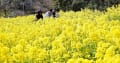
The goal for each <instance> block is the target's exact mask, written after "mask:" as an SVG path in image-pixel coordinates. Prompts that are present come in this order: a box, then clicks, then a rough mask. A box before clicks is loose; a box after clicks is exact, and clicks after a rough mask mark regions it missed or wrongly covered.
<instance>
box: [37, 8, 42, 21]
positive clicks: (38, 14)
mask: <svg viewBox="0 0 120 63" xmlns="http://www.w3.org/2000/svg"><path fill="white" fill-rule="evenodd" d="M36 19H37V20H39V19H43V15H42V11H41V10H39V11H38V12H37V15H36Z"/></svg>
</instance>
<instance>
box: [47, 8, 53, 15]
mask: <svg viewBox="0 0 120 63" xmlns="http://www.w3.org/2000/svg"><path fill="white" fill-rule="evenodd" d="M52 11H53V10H52V9H50V10H48V11H47V12H46V13H45V17H51V16H52Z"/></svg>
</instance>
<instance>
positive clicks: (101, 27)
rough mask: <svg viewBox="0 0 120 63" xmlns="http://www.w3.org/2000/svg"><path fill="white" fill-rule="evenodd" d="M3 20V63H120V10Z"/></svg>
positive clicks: (0, 36)
mask: <svg viewBox="0 0 120 63" xmlns="http://www.w3.org/2000/svg"><path fill="white" fill-rule="evenodd" d="M107 10H108V11H107V12H105V13H103V12H99V11H97V10H95V11H91V10H89V9H85V10H82V11H79V12H73V11H69V12H60V16H61V17H59V18H45V19H43V20H39V21H37V22H35V21H34V18H35V17H34V15H30V16H23V17H20V16H19V17H16V18H0V63H120V6H119V7H118V8H116V9H115V8H114V7H111V8H108V9H107Z"/></svg>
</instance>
